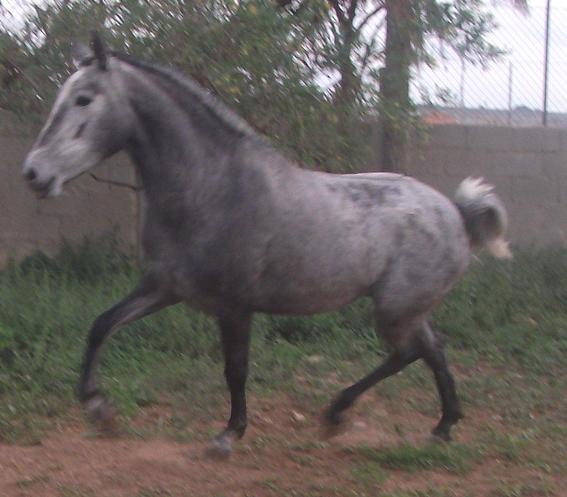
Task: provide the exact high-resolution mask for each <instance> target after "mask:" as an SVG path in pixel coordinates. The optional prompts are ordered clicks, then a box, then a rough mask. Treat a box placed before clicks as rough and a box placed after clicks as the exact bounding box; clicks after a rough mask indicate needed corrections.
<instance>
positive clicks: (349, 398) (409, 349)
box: [325, 326, 422, 436]
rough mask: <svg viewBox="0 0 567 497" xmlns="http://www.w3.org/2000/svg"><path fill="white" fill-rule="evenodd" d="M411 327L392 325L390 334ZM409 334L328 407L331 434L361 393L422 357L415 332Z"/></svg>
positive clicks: (328, 426)
mask: <svg viewBox="0 0 567 497" xmlns="http://www.w3.org/2000/svg"><path fill="white" fill-rule="evenodd" d="M411 329H412V328H411V327H408V326H402V327H399V326H391V327H389V329H388V331H389V332H388V335H389V336H402V335H401V333H399V332H407V331H408V330H411ZM406 335H407V333H406ZM407 336H410V337H411V339H406V340H404V341H403V342H395V343H396V345H395V346H394V347H393V352H392V353H391V354H390V355H389V356H388V357H387V358H386V360H385V361H384V362H383V363H382V364H381V365H380V366H378V367H377V368H376V369H375V370H374V371H372V373H370V374H369V375H367V376H365V377H364V378H362V379H361V380H360V381H358V382H356V383H355V384H354V385H351V386H350V387H348V388H345V389H344V390H343V391H342V392H341V393H340V394H339V396H338V397H337V398H336V399H335V401H334V402H333V403H332V404H331V406H330V407H329V408H328V409H327V411H326V412H325V421H326V424H327V429H328V432H329V435H331V436H332V435H334V434H336V433H337V432H338V431H339V430H340V428H341V425H342V423H343V416H342V413H343V412H344V411H345V410H346V409H348V408H349V407H350V406H351V405H352V404H353V403H354V402H355V400H356V399H357V398H358V397H359V396H360V395H361V394H363V393H364V392H365V391H366V390H368V389H369V388H371V387H373V386H374V385H376V384H377V383H378V382H379V381H382V380H384V379H386V378H388V377H389V376H392V375H394V374H396V373H398V372H399V371H401V370H402V369H404V368H405V367H406V366H407V365H408V364H411V363H412V362H414V361H416V360H417V359H419V358H420V357H421V354H422V351H421V347H420V343H419V341H418V340H415V339H413V337H414V334H413V333H412V334H411V335H407Z"/></svg>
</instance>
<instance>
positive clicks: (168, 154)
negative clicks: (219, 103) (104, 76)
mask: <svg viewBox="0 0 567 497" xmlns="http://www.w3.org/2000/svg"><path fill="white" fill-rule="evenodd" d="M142 98H143V97H142ZM161 103H162V104H163V105H166V102H165V101H164V102H161ZM167 105H169V106H171V102H167ZM171 107H173V106H171ZM137 115H138V124H137V131H136V133H135V139H134V140H132V144H131V146H130V150H129V152H130V155H131V157H132V159H133V162H134V163H135V164H136V166H137V168H138V171H139V174H140V177H141V180H142V186H143V188H144V190H145V192H146V196H147V197H148V201H149V202H150V203H153V201H154V200H155V201H158V202H161V200H162V198H163V196H164V195H172V194H179V195H181V194H182V195H184V196H185V197H187V198H188V199H193V200H194V201H198V199H199V198H204V197H206V193H207V191H211V190H214V189H215V188H218V186H219V181H220V182H222V181H226V180H227V178H228V175H230V174H234V172H235V171H230V170H229V169H228V168H227V156H228V154H229V150H228V149H227V147H226V146H225V144H215V143H213V142H212V138H211V137H210V136H207V134H206V133H205V132H204V131H203V130H200V129H198V128H197V127H196V126H195V120H192V119H191V118H190V116H187V115H186V114H182V113H180V112H179V110H178V109H175V108H171V109H167V108H166V107H163V106H160V103H159V101H158V102H153V103H152V104H151V105H148V106H146V107H142V106H140V108H139V109H137Z"/></svg>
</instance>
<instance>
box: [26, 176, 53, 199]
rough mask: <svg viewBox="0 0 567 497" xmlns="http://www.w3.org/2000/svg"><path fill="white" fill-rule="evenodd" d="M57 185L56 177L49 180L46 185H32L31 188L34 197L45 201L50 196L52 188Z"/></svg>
mask: <svg viewBox="0 0 567 497" xmlns="http://www.w3.org/2000/svg"><path fill="white" fill-rule="evenodd" d="M54 183H55V176H54V177H52V178H51V179H49V180H48V181H47V182H45V183H40V184H38V183H31V184H30V188H31V189H32V191H33V193H34V195H35V196H36V197H37V198H39V199H43V198H46V197H48V196H49V194H50V193H51V190H52V186H53V184H54Z"/></svg>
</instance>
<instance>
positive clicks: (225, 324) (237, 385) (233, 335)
mask: <svg viewBox="0 0 567 497" xmlns="http://www.w3.org/2000/svg"><path fill="white" fill-rule="evenodd" d="M251 321H252V316H251V314H248V313H231V314H227V315H225V316H221V317H220V318H219V327H220V331H221V338H222V346H223V353H224V360H225V369H224V374H225V378H226V382H227V385H228V388H229V390H230V419H229V420H228V425H227V427H226V429H225V430H223V431H222V432H221V433H220V434H219V435H218V436H217V437H215V438H214V439H213V440H212V442H211V445H210V446H209V448H208V451H207V453H208V455H209V456H213V457H221V458H224V457H228V456H229V455H230V453H231V451H232V442H233V441H234V440H236V439H239V438H241V437H242V436H243V435H244V432H245V431H246V426H247V423H248V422H247V415H246V391H245V389H246V377H247V376H248V353H249V349H250V327H251Z"/></svg>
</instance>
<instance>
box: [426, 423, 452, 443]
mask: <svg viewBox="0 0 567 497" xmlns="http://www.w3.org/2000/svg"><path fill="white" fill-rule="evenodd" d="M452 440H453V439H452V438H451V433H450V432H449V430H448V429H446V428H439V427H438V428H435V429H434V430H433V431H432V432H431V441H432V442H434V443H449V442H451V441H452Z"/></svg>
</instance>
